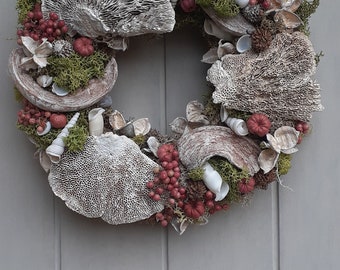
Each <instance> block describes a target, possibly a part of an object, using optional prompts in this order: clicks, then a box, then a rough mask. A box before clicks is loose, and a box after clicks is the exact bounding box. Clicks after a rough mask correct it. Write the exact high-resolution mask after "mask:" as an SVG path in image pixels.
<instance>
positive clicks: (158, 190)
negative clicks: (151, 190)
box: [155, 187, 164, 195]
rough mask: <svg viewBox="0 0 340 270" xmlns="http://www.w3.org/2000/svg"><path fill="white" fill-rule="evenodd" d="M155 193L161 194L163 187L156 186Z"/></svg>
mask: <svg viewBox="0 0 340 270" xmlns="http://www.w3.org/2000/svg"><path fill="white" fill-rule="evenodd" d="M155 192H156V194H159V195H161V194H163V192H164V189H163V188H161V187H158V188H156V191H155Z"/></svg>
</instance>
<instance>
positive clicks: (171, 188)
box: [166, 184, 174, 191]
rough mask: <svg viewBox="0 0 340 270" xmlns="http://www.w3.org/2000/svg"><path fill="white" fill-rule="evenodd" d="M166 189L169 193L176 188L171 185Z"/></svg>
mask: <svg viewBox="0 0 340 270" xmlns="http://www.w3.org/2000/svg"><path fill="white" fill-rule="evenodd" d="M166 189H167V190H168V191H171V190H173V189H174V186H173V185H172V184H169V185H168V186H167V187H166Z"/></svg>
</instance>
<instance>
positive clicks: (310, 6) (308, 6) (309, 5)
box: [295, 0, 320, 36]
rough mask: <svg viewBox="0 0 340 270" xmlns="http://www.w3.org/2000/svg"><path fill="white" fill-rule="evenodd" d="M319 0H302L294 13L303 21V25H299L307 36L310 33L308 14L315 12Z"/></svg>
mask: <svg viewBox="0 0 340 270" xmlns="http://www.w3.org/2000/svg"><path fill="white" fill-rule="evenodd" d="M319 4H320V0H313V1H312V2H309V1H307V0H304V1H303V2H302V4H301V5H300V7H299V8H298V9H297V11H296V12H295V13H296V15H298V16H299V17H300V18H301V20H302V21H303V26H301V28H300V30H301V31H302V32H304V33H305V34H306V35H307V36H309V35H310V30H309V19H310V16H311V15H312V14H313V13H315V11H316V10H317V8H318V7H319Z"/></svg>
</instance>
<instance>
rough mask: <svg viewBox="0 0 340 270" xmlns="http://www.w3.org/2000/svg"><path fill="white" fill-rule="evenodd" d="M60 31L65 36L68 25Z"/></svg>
mask: <svg viewBox="0 0 340 270" xmlns="http://www.w3.org/2000/svg"><path fill="white" fill-rule="evenodd" d="M60 30H61V32H62V33H63V34H65V33H67V31H68V27H67V26H66V25H64V26H63V27H62V28H61V29H60Z"/></svg>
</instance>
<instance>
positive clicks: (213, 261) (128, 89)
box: [0, 1, 340, 270]
mask: <svg viewBox="0 0 340 270" xmlns="http://www.w3.org/2000/svg"><path fill="white" fill-rule="evenodd" d="M323 2H324V1H323ZM339 8H340V3H338V2H336V1H333V2H332V3H328V2H327V3H321V7H320V8H319V10H318V13H317V14H315V15H314V16H313V18H312V21H311V28H312V36H311V38H312V40H313V43H314V45H315V48H316V51H320V50H323V51H324V52H325V56H324V57H323V58H322V59H321V63H320V65H319V68H318V74H317V77H316V78H317V79H318V81H319V82H320V83H321V85H322V89H323V92H322V95H323V104H324V106H325V107H326V110H325V111H324V112H323V113H317V114H315V115H314V118H313V126H314V130H313V132H312V134H311V135H310V136H309V137H308V138H307V139H306V140H305V142H304V143H303V144H302V146H301V147H300V149H301V151H300V152H298V153H297V154H295V156H294V162H293V164H294V165H293V168H292V170H291V171H290V173H289V174H288V176H286V177H284V178H283V180H284V184H285V185H288V186H289V187H290V188H292V189H293V190H294V191H293V192H292V191H289V190H288V189H285V188H283V187H280V186H278V185H276V184H274V185H272V186H271V187H270V189H269V190H267V191H266V192H264V191H256V192H255V196H254V198H253V200H252V201H251V202H250V204H249V205H247V206H233V207H232V209H231V211H230V212H228V213H220V214H217V215H216V216H213V217H212V218H211V220H210V222H209V224H208V225H207V226H192V227H189V228H188V230H187V231H186V232H185V233H184V234H183V235H182V236H179V235H178V234H177V233H176V232H175V231H174V230H173V229H171V228H169V229H168V230H165V229H161V228H160V227H158V226H148V225H143V224H130V225H123V226H111V225H108V224H105V223H104V222H102V221H100V220H90V219H86V218H84V217H82V216H80V215H78V214H76V213H73V212H72V211H70V210H69V209H67V207H66V206H65V205H64V203H63V202H61V201H60V200H59V199H58V198H56V197H55V196H54V195H53V194H52V192H51V190H50V188H49V186H48V182H47V176H46V174H45V173H44V172H43V170H42V169H41V168H40V165H39V164H38V160H37V158H35V157H34V151H35V148H34V146H33V145H32V144H30V142H29V141H28V139H27V138H26V136H25V135H24V134H22V133H20V132H19V131H17V130H16V128H15V121H16V112H17V110H18V109H19V105H18V104H16V102H15V100H14V96H13V92H12V89H13V84H12V81H11V79H10V77H9V74H8V71H7V60H8V57H9V54H10V52H11V50H12V49H13V48H15V47H16V36H15V26H16V11H15V1H6V3H3V4H2V8H1V9H0V15H1V16H0V28H1V31H0V49H1V54H0V69H1V76H0V80H1V82H0V85H1V98H0V104H1V106H0V115H1V119H2V128H1V132H0V136H1V140H0V144H1V151H0V172H1V174H0V214H1V219H0V243H1V244H0V262H1V267H0V269H6V270H12V269H13V270H17V269H27V270H31V269H32V270H37V269H38V270H40V269H41V270H45V269H54V270H69V269H72V270H78V269H79V270H80V269H81V270H90V269H91V270H92V269H103V270H106V269H119V270H125V269H126V270H133V269H155V270H160V269H162V270H180V269H198V270H201V269H202V270H203V269H207V268H212V267H214V268H215V267H216V268H219V269H235V270H243V269H254V270H267V269H268V270H278V269H281V270H294V269H302V270H307V269H308V270H310V269H312V270H314V269H315V270H318V269H327V270H328V269H329V270H333V269H334V270H335V269H339V266H338V262H337V261H338V260H337V259H338V255H339V250H340V234H339V233H338V227H339V225H340V215H339V205H340V199H339V196H338V193H339V191H340V184H339V183H340V182H339V181H338V180H339V178H340V169H339V168H340V166H339V165H340V158H339V157H338V155H337V148H338V146H337V143H336V142H337V138H338V133H339V131H340V128H339V120H338V116H337V111H336V110H337V109H338V106H337V105H338V104H337V103H338V100H340V94H339V93H340V92H339V91H338V85H337V77H338V75H339V69H338V67H337V64H338V61H339V60H340V53H339V49H338V44H339V37H338V33H339V30H338V29H337V23H336V20H337V13H336V12H337V10H339ZM206 49H207V48H206V45H205V43H204V42H203V41H202V40H201V38H200V34H199V33H196V32H193V31H190V30H186V31H184V32H181V33H171V34H169V35H166V36H165V37H159V38H149V37H144V38H142V37H138V38H134V39H131V40H130V48H129V50H128V51H127V52H124V53H120V54H119V55H118V57H117V62H118V70H119V76H118V80H117V83H116V85H115V87H114V89H113V91H112V93H111V96H112V98H113V101H114V106H115V108H116V109H118V110H120V111H122V112H123V114H124V116H126V117H135V118H140V117H149V118H150V120H151V123H152V126H153V127H154V128H158V129H160V130H162V131H166V130H167V127H168V124H169V123H170V122H171V121H172V120H173V119H174V118H175V117H177V116H184V113H185V105H186V103H187V102H188V101H190V100H192V99H199V100H202V98H203V97H202V95H203V94H204V93H206V91H207V84H206V82H205V72H206V69H207V68H208V66H207V65H205V64H202V63H200V59H201V56H202V54H203V53H204V52H205V51H206Z"/></svg>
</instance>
